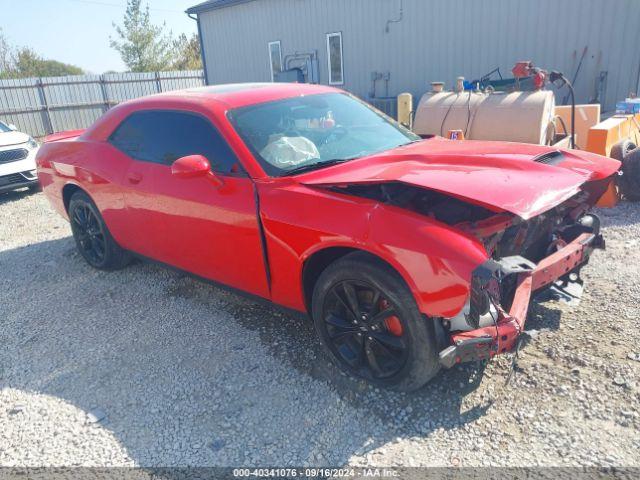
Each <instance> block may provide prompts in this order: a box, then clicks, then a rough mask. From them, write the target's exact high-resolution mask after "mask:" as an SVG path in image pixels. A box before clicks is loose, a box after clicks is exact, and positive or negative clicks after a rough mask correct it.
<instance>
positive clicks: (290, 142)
mask: <svg viewBox="0 0 640 480" xmlns="http://www.w3.org/2000/svg"><path fill="white" fill-rule="evenodd" d="M37 164H38V177H39V180H40V182H41V184H42V186H43V188H44V191H45V193H46V195H47V196H48V198H49V200H50V201H51V203H52V204H53V206H54V207H55V208H56V209H57V210H58V211H59V212H60V214H62V215H63V216H64V217H66V218H68V219H69V220H70V223H71V230H72V232H73V236H74V238H75V241H76V244H77V247H78V249H79V251H80V253H81V254H82V256H83V257H84V258H85V260H86V261H87V262H88V263H89V264H90V265H92V266H93V267H96V268H100V269H104V270H113V269H118V268H122V267H124V266H125V265H127V263H129V261H130V259H131V258H132V256H138V257H143V258H148V259H153V260H155V261H157V262H161V263H164V264H168V265H171V266H172V267H175V268H178V269H181V270H184V271H187V272H189V273H191V274H193V275H195V276H197V277H200V278H202V279H206V280H208V281H214V282H217V283H220V284H224V285H227V286H230V287H233V288H235V289H239V290H242V291H244V292H247V293H249V294H252V295H254V296H257V297H262V298H264V299H267V300H270V301H271V302H274V303H276V304H278V305H281V306H284V307H288V308H289V309H293V310H297V311H300V312H308V313H309V314H310V316H311V317H312V318H313V322H314V324H315V327H316V330H317V333H318V335H319V337H320V339H321V340H322V343H323V344H324V346H325V347H326V349H327V351H328V352H329V353H330V355H331V356H332V358H333V359H334V360H335V361H336V362H337V364H338V365H339V366H340V367H342V368H343V369H344V370H345V371H347V372H348V373H350V374H352V375H355V376H359V377H362V378H365V379H366V380H368V381H370V382H372V383H374V384H377V385H380V386H384V387H389V388H393V389H396V390H413V389H416V388H419V387H421V386H422V385H424V384H425V383H426V382H427V381H429V380H430V379H431V378H432V377H433V376H434V375H435V374H436V373H437V372H438V370H439V369H440V368H441V367H451V366H452V365H455V364H456V363H460V362H466V361H477V360H483V359H488V358H491V357H493V356H494V355H496V354H500V353H503V352H507V351H510V350H512V349H514V348H515V347H516V345H517V344H518V342H519V337H520V336H521V334H522V333H523V330H524V323H525V319H526V316H527V309H528V306H529V302H530V299H531V295H532V293H533V292H536V291H538V290H541V289H544V288H548V287H549V286H550V285H552V284H555V283H558V282H570V281H571V280H575V279H576V278H577V277H578V273H579V271H580V268H581V267H583V266H584V265H585V264H586V263H587V261H588V260H589V255H590V254H591V252H592V250H593V249H595V248H602V247H603V246H604V243H603V240H602V237H601V236H600V232H599V221H598V218H597V217H596V216H595V215H593V214H591V213H589V210H590V208H591V207H592V206H593V205H594V204H595V203H596V201H597V200H598V198H599V197H600V196H601V195H602V194H603V193H604V191H605V190H606V189H607V187H608V185H609V184H610V182H611V181H612V180H613V178H614V176H615V175H616V173H617V171H618V168H619V166H620V164H619V162H617V161H615V160H612V159H609V158H604V157H601V156H598V155H594V154H590V153H585V152H578V151H569V150H556V149H552V148H549V147H543V146H536V145H524V144H515V143H502V142H477V141H465V142H458V141H450V140H445V139H443V138H439V137H434V138H427V139H421V138H420V137H418V136H416V135H414V134H413V133H411V132H410V131H408V130H405V129H404V128H402V127H401V126H399V125H398V124H397V123H395V122H394V121H392V120H391V119H389V118H387V117H386V116H384V115H383V114H381V113H380V112H378V111H376V110H374V109H372V108H371V107H370V106H368V105H366V104H365V103H363V102H361V101H360V100H358V99H356V98H354V97H353V96H351V95H349V94H347V93H345V92H343V91H340V90H337V89H334V88H329V87H324V86H318V85H303V84H237V85H220V86H213V87H204V88H197V89H192V90H185V91H178V92H169V93H165V94H160V95H154V96H150V97H145V98H141V99H138V100H134V101H130V102H126V103H123V104H121V105H119V106H117V107H115V108H113V109H111V110H110V111H109V112H108V113H106V114H105V115H104V116H103V117H102V118H101V119H99V120H98V121H97V122H96V123H95V124H94V125H93V126H92V127H91V128H89V129H87V130H86V131H73V132H64V133H59V134H55V135H52V136H50V137H49V138H48V139H47V141H46V143H45V144H44V145H43V147H42V148H41V149H40V152H39V154H38V158H37Z"/></svg>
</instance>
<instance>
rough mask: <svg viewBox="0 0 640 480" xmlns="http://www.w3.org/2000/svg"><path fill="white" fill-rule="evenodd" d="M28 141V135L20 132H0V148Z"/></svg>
mask: <svg viewBox="0 0 640 480" xmlns="http://www.w3.org/2000/svg"><path fill="white" fill-rule="evenodd" d="M28 141H29V135H27V134H26V133H22V132H2V133H0V148H2V147H9V146H11V145H19V144H21V143H25V142H28Z"/></svg>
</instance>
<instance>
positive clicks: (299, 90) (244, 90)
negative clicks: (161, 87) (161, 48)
mask: <svg viewBox="0 0 640 480" xmlns="http://www.w3.org/2000/svg"><path fill="white" fill-rule="evenodd" d="M340 91H341V90H338V89H335V88H332V87H327V86H324V85H312V84H308V83H229V84H221V85H210V86H206V87H197V88H188V89H184V90H174V91H171V92H165V93H160V94H157V95H151V96H148V97H142V98H140V99H137V100H134V102H135V103H137V104H141V103H142V104H143V103H145V102H146V101H153V100H157V99H160V98H162V99H163V100H171V99H173V100H181V101H184V100H188V99H197V100H198V101H200V102H201V101H203V100H204V101H214V102H219V103H224V104H226V106H227V107H228V108H238V107H244V106H248V105H253V104H258V103H264V102H270V101H274V100H281V99H285V98H291V97H297V96H302V95H314V94H319V93H331V92H334V93H335V92H340Z"/></svg>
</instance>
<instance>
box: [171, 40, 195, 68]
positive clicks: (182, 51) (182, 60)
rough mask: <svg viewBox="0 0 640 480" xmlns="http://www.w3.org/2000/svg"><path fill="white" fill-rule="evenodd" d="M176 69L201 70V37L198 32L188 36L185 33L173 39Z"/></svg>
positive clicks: (173, 65)
mask: <svg viewBox="0 0 640 480" xmlns="http://www.w3.org/2000/svg"><path fill="white" fill-rule="evenodd" d="M173 50H174V55H175V58H174V61H173V64H172V65H171V68H172V69H174V70H201V69H202V57H201V55H200V39H199V38H198V35H197V34H195V33H194V34H193V35H192V36H191V37H187V36H186V35H185V34H184V33H183V34H181V35H180V36H179V37H178V38H176V39H175V40H174V41H173Z"/></svg>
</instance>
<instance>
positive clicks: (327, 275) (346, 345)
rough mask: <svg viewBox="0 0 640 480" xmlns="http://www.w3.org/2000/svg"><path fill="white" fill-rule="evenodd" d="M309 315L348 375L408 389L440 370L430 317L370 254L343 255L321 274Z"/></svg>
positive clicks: (388, 386) (325, 343) (420, 384)
mask: <svg viewBox="0 0 640 480" xmlns="http://www.w3.org/2000/svg"><path fill="white" fill-rule="evenodd" d="M312 316H313V320H314V324H315V327H316V332H317V333H318V336H319V337H320V340H321V342H322V344H323V345H324V347H325V348H326V349H327V351H328V352H329V354H330V356H331V358H332V359H333V361H334V362H335V363H336V364H337V365H338V366H339V367H340V368H341V369H342V370H344V371H345V372H347V373H348V374H350V375H352V376H356V377H359V378H363V379H365V380H367V381H368V382H370V383H372V384H374V385H378V386H381V387H385V388H389V389H392V390H397V391H412V390H416V389H418V388H420V387H422V386H423V385H424V384H426V383H427V382H428V381H429V380H431V379H432V378H433V377H434V376H435V375H436V373H438V371H439V369H440V366H439V363H438V353H437V347H436V340H435V332H434V325H433V323H432V320H430V319H427V318H424V317H423V316H422V314H421V313H420V311H419V310H418V307H417V305H416V303H415V300H414V298H413V295H412V294H411V291H410V290H409V288H408V287H407V286H406V284H405V283H404V281H403V280H402V278H401V277H400V276H399V275H398V273H397V272H396V271H395V270H393V269H392V268H391V267H390V266H388V265H387V264H385V263H384V262H382V261H380V260H378V259H376V258H375V257H373V256H371V255H368V254H366V253H359V252H358V253H352V254H349V255H347V256H345V257H343V258H341V259H340V260H337V261H336V262H335V263H333V264H331V265H330V266H329V267H327V268H326V269H325V270H324V271H323V272H322V274H321V275H320V277H319V278H318V280H317V282H316V285H315V287H314V291H313V299H312Z"/></svg>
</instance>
